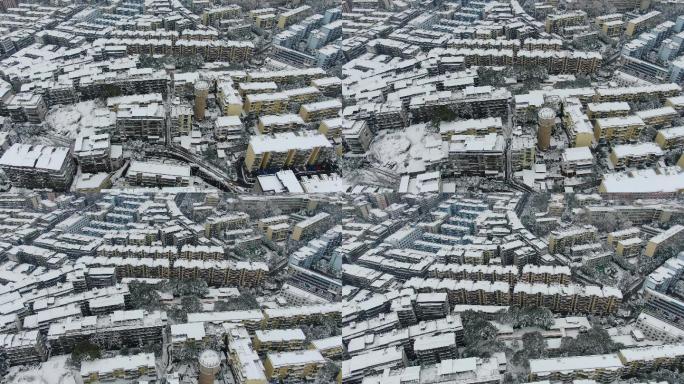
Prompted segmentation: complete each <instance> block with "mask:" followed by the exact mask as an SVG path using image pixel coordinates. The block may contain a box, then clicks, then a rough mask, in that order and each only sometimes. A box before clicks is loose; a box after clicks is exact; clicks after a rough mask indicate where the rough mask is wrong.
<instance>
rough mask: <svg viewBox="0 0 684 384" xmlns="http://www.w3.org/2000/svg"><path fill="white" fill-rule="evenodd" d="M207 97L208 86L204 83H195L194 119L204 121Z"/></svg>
mask: <svg viewBox="0 0 684 384" xmlns="http://www.w3.org/2000/svg"><path fill="white" fill-rule="evenodd" d="M208 97H209V84H207V82H206V81H201V80H200V81H198V82H196V83H195V119H196V120H198V121H200V120H204V110H205V109H207V98H208Z"/></svg>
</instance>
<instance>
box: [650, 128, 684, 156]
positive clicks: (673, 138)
mask: <svg viewBox="0 0 684 384" xmlns="http://www.w3.org/2000/svg"><path fill="white" fill-rule="evenodd" d="M655 142H656V143H657V144H658V145H659V146H660V148H662V149H665V150H666V149H670V148H674V147H678V146H681V145H683V144H684V126H679V127H672V128H664V129H660V130H658V133H657V134H656V137H655Z"/></svg>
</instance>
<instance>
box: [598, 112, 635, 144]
mask: <svg viewBox="0 0 684 384" xmlns="http://www.w3.org/2000/svg"><path fill="white" fill-rule="evenodd" d="M645 127H646V124H645V123H644V121H643V120H642V119H641V118H640V117H639V116H637V115H629V116H623V117H608V118H604V119H596V120H595V121H594V137H595V138H596V140H597V141H600V142H630V141H636V140H637V139H638V138H639V136H640V135H641V131H642V130H643V129H644V128H645Z"/></svg>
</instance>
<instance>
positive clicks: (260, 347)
mask: <svg viewBox="0 0 684 384" xmlns="http://www.w3.org/2000/svg"><path fill="white" fill-rule="evenodd" d="M305 341H306V336H305V335H304V332H302V330H301V329H299V328H294V329H266V330H257V331H256V332H255V333H254V338H253V340H252V345H253V346H254V349H255V350H256V351H257V352H259V353H265V352H292V351H297V350H301V349H303V348H304V343H305Z"/></svg>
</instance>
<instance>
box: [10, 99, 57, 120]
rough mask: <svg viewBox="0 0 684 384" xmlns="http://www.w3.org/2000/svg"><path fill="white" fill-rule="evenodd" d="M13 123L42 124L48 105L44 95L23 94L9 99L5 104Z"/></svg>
mask: <svg viewBox="0 0 684 384" xmlns="http://www.w3.org/2000/svg"><path fill="white" fill-rule="evenodd" d="M5 109H6V110H7V111H8V113H9V116H10V118H11V119H12V121H14V122H17V123H23V122H28V123H32V124H40V123H42V122H43V121H44V120H45V115H47V109H48V108H47V105H46V104H45V100H44V99H43V95H41V94H39V93H33V92H21V93H17V94H16V95H14V96H12V97H10V98H9V100H8V101H7V102H6V103H5Z"/></svg>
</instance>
